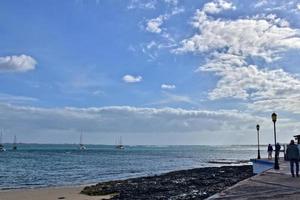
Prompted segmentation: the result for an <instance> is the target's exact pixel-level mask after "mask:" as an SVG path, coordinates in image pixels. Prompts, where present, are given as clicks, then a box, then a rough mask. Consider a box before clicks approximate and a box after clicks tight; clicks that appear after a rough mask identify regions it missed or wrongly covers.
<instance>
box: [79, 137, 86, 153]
mask: <svg viewBox="0 0 300 200" xmlns="http://www.w3.org/2000/svg"><path fill="white" fill-rule="evenodd" d="M79 149H80V150H86V146H84V144H83V142H82V133H81V134H80V143H79Z"/></svg>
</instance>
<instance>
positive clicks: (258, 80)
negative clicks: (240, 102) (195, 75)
mask: <svg viewBox="0 0 300 200" xmlns="http://www.w3.org/2000/svg"><path fill="white" fill-rule="evenodd" d="M198 70H201V71H212V72H215V73H216V75H218V76H220V77H221V78H220V80H219V82H218V84H217V86H216V88H215V89H214V90H213V91H212V92H210V93H209V98H210V99H220V98H224V97H233V98H239V99H244V100H246V99H248V100H253V101H258V100H262V99H272V98H279V99H280V98H284V97H286V98H289V97H292V95H294V94H298V93H299V92H300V80H299V79H298V77H296V76H293V75H291V74H289V73H287V72H285V71H284V70H282V69H276V70H269V69H258V67H257V66H255V65H247V63H246V62H245V61H244V60H243V59H242V58H241V57H239V56H235V55H228V54H218V55H216V57H215V58H214V59H213V60H210V61H209V62H208V63H207V64H205V65H203V66H201V67H200V68H199V69H198Z"/></svg>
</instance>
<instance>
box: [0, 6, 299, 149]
mask: <svg viewBox="0 0 300 200" xmlns="http://www.w3.org/2000/svg"><path fill="white" fill-rule="evenodd" d="M0 38H1V40H0V83H1V84H0V128H1V129H2V132H3V141H4V142H12V141H13V137H14V135H16V136H17V138H18V141H19V142H26V143H78V142H79V136H80V134H81V133H82V134H83V142H84V143H90V144H114V143H115V141H116V138H118V137H120V136H122V138H123V142H124V144H127V145H137V144H145V145H168V144H182V145H185V144H193V145H198V144H200V145H214V144H216V145H227V144H256V142H257V132H256V124H259V125H260V140H261V143H264V144H268V143H274V135H273V122H272V120H271V114H272V113H273V112H276V113H277V115H278V120H277V122H276V128H277V140H278V141H279V142H281V143H284V142H289V140H290V139H292V137H293V135H296V134H300V123H299V120H300V68H299V63H300V1H299V0H287V1H282V0H205V1H204V0H189V1H183V0H182V1H180V0H66V1H59V0H45V1H38V0H2V1H0Z"/></svg>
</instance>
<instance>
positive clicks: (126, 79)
mask: <svg viewBox="0 0 300 200" xmlns="http://www.w3.org/2000/svg"><path fill="white" fill-rule="evenodd" d="M122 79H123V81H124V82H126V83H137V82H141V81H142V80H143V78H142V77H141V76H133V75H129V74H127V75H125V76H123V78H122Z"/></svg>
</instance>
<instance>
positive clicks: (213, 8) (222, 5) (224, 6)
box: [202, 0, 236, 14]
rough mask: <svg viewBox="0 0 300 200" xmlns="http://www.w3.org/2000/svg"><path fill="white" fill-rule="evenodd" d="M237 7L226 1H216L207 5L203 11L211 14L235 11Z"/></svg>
mask: <svg viewBox="0 0 300 200" xmlns="http://www.w3.org/2000/svg"><path fill="white" fill-rule="evenodd" d="M235 9H236V7H235V6H234V5H233V3H232V2H228V1H224V0H216V1H213V2H209V3H206V4H205V5H204V7H203V9H202V10H203V11H204V12H206V13H210V14H215V13H219V12H221V11H223V10H235Z"/></svg>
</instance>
